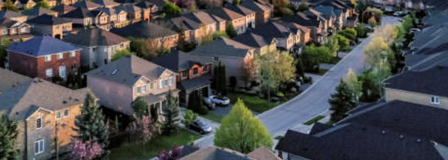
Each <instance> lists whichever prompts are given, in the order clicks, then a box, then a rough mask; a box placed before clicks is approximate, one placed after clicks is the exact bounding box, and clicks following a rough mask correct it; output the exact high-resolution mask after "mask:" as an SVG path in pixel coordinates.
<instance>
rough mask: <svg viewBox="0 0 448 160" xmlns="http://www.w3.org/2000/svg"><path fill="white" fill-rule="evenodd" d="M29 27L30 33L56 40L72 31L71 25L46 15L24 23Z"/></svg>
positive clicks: (59, 18)
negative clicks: (51, 37) (49, 36)
mask: <svg viewBox="0 0 448 160" xmlns="http://www.w3.org/2000/svg"><path fill="white" fill-rule="evenodd" d="M26 22H27V23H28V24H30V25H31V33H32V34H37V35H51V36H53V37H56V38H58V39H62V38H63V36H64V34H65V33H68V32H70V31H72V25H73V23H72V22H70V21H68V20H66V19H64V18H61V17H54V16H50V15H48V14H44V15H41V16H37V17H35V18H33V19H30V20H28V21H26Z"/></svg>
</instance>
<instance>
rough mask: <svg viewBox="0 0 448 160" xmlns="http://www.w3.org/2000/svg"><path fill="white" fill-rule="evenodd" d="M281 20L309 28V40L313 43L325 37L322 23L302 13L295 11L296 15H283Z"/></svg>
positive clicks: (319, 41)
mask: <svg viewBox="0 0 448 160" xmlns="http://www.w3.org/2000/svg"><path fill="white" fill-rule="evenodd" d="M281 20H282V21H284V22H288V23H295V24H298V25H300V26H304V27H307V28H308V29H310V30H311V32H310V35H311V40H312V41H313V42H315V43H321V42H322V40H323V38H324V37H325V33H324V32H325V31H324V28H323V23H322V22H321V21H319V20H316V19H311V18H309V17H307V16H306V15H305V14H303V13H297V15H292V16H285V17H282V19H281Z"/></svg>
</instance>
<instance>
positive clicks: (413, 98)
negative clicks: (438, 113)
mask: <svg viewBox="0 0 448 160" xmlns="http://www.w3.org/2000/svg"><path fill="white" fill-rule="evenodd" d="M384 90H385V97H386V102H389V101H394V100H400V101H405V102H411V103H415V104H421V105H426V106H433V107H439V108H444V109H448V97H443V96H438V95H429V94H423V93H417V92H409V91H404V90H399V89H392V88H385V89H384ZM433 96H438V97H439V101H440V104H432V103H431V97H433Z"/></svg>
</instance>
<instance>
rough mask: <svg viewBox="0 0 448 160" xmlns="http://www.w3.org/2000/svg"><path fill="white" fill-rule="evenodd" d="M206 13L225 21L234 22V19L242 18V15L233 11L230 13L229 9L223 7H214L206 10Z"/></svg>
mask: <svg viewBox="0 0 448 160" xmlns="http://www.w3.org/2000/svg"><path fill="white" fill-rule="evenodd" d="M207 12H209V13H211V14H213V15H216V16H218V17H220V18H222V19H225V20H234V19H238V18H242V17H244V15H242V14H240V13H237V12H235V11H232V10H230V9H227V8H224V7H215V8H212V9H208V10H207Z"/></svg>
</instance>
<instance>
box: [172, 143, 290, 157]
mask: <svg viewBox="0 0 448 160" xmlns="http://www.w3.org/2000/svg"><path fill="white" fill-rule="evenodd" d="M184 148H185V147H184ZM182 152H184V151H182ZM179 160H281V158H279V157H277V156H276V155H275V154H274V153H272V152H271V151H270V150H269V149H267V148H264V147H262V148H258V149H256V150H254V151H252V152H250V153H248V154H243V153H240V152H237V151H234V150H231V149H227V148H218V147H215V146H210V147H206V148H202V149H198V150H196V151H194V152H192V153H189V154H187V155H184V156H182V157H181V158H180V159H179Z"/></svg>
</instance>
